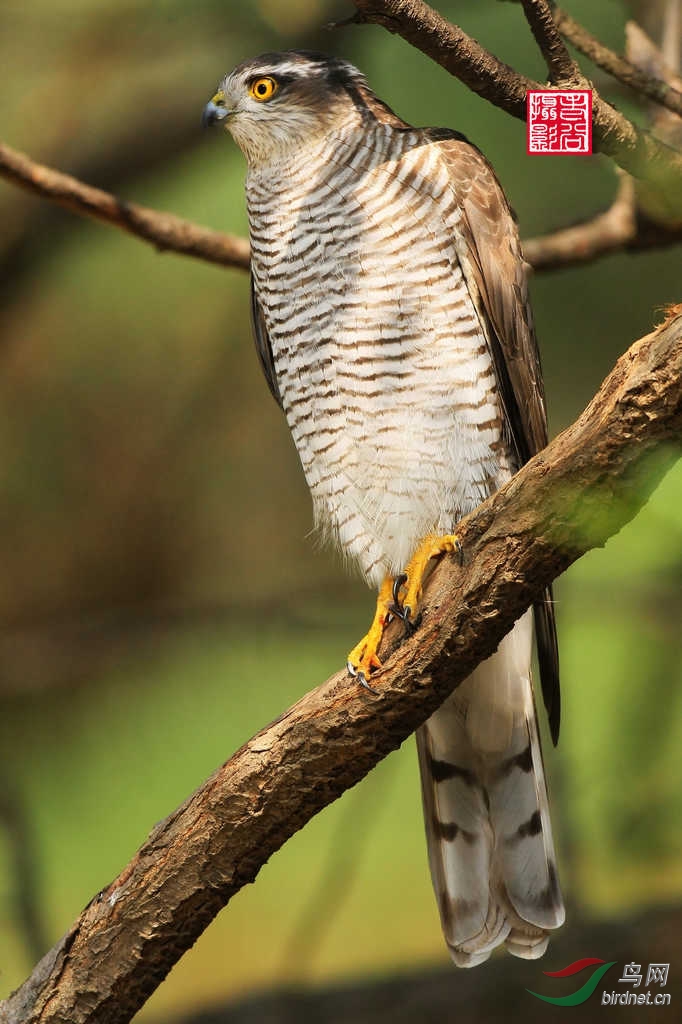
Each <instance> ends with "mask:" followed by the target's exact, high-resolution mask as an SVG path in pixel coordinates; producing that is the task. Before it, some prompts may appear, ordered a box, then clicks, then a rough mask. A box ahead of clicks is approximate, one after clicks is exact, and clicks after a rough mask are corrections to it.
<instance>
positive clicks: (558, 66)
mask: <svg viewBox="0 0 682 1024" xmlns="http://www.w3.org/2000/svg"><path fill="white" fill-rule="evenodd" d="M521 3H522V4H523V11H524V14H525V15H526V21H527V22H528V24H529V25H530V29H531V32H532V33H533V37H534V39H535V42H536V43H537V44H538V47H539V49H540V52H541V53H542V55H543V57H544V58H545V63H546V64H547V70H548V71H549V80H550V82H551V83H552V85H556V86H560V87H561V88H564V89H566V88H569V89H570V88H574V89H578V88H582V87H583V85H582V83H583V82H584V78H583V75H582V74H581V71H580V68H579V67H578V65H577V64H576V62H575V61H574V60H573V58H572V57H571V55H570V53H569V52H568V50H567V49H566V47H565V45H564V41H563V39H562V38H561V33H560V32H559V30H558V28H557V26H556V24H555V22H554V17H553V12H552V8H551V7H550V5H549V4H548V3H547V0H521Z"/></svg>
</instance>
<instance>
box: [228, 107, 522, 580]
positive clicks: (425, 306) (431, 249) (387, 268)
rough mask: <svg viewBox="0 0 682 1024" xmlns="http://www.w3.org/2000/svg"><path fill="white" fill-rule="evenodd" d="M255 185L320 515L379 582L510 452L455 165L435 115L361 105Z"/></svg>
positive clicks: (251, 202)
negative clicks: (464, 237)
mask: <svg viewBox="0 0 682 1024" xmlns="http://www.w3.org/2000/svg"><path fill="white" fill-rule="evenodd" d="M311 150H312V151H311ZM311 167H315V168H316V169H317V170H316V172H315V174H314V175H311ZM406 188H407V189H409V190H410V198H411V200H412V201H411V202H410V203H409V204H407V203H406V202H405V189H406ZM247 199H248V208H249V221H250V229H251V245H252V253H253V255H252V272H253V279H254V287H255V291H256V294H257V296H258V299H259V301H260V304H261V307H262V309H263V313H264V317H265V321H266V324H267V329H268V335H269V338H270V344H271V347H272V353H273V358H274V363H275V368H276V373H277V381H278V386H279V391H280V395H281V398H282V404H283V408H284V412H285V414H286V417H287V420H288V423H289V426H290V428H291V431H292V434H293V437H294V441H295V443H296V447H297V448H298V451H299V454H300V457H301V461H302V464H303V468H304V471H305V474H306V479H307V481H308V485H309V487H310V491H311V494H312V496H313V501H314V506H315V515H316V520H317V522H318V523H319V524H320V525H321V526H322V527H323V528H324V529H327V530H331V531H333V533H334V534H335V535H336V536H337V537H338V539H339V542H340V544H341V547H342V548H343V550H344V551H345V552H346V553H347V554H348V555H349V556H350V557H351V558H353V559H355V560H356V561H357V562H358V564H359V565H360V567H361V569H362V571H363V572H364V574H365V575H366V577H367V578H368V580H369V581H370V582H372V583H375V584H377V585H378V584H379V583H380V582H381V580H382V579H383V577H384V575H385V574H386V573H387V572H399V571H400V570H401V569H402V567H403V566H404V564H405V563H406V562H407V560H408V558H409V557H410V554H411V553H412V551H413V550H414V547H415V545H416V544H417V542H418V541H419V540H420V539H421V537H423V536H424V534H425V533H427V532H428V531H429V530H440V531H441V532H445V531H446V530H449V529H451V528H452V525H453V523H454V522H455V521H456V519H457V518H458V517H459V516H461V515H462V513H463V512H467V511H470V510H471V509H472V508H474V507H475V506H476V505H477V504H479V503H480V501H481V500H482V499H483V498H484V497H486V496H487V495H488V494H489V493H490V492H491V490H494V489H495V488H496V487H498V486H499V485H500V483H501V482H502V481H503V480H504V479H506V477H507V475H508V473H509V469H510V461H509V456H508V453H507V451H506V450H505V445H503V444H502V437H501V415H500V407H499V401H498V397H497V394H496V386H495V376H494V372H493V366H492V358H491V355H490V352H489V349H488V346H487V344H486V341H485V337H484V335H483V332H482V330H481V326H480V323H479V320H478V316H477V314H476V310H475V307H474V305H473V302H472V300H471V297H470V295H469V291H468V289H467V285H466V282H465V280H464V276H463V274H462V270H461V268H460V266H459V262H458V258H457V251H456V237H457V231H458V222H459V220H460V219H461V213H460V211H459V209H458V206H457V203H456V201H455V196H454V194H453V191H452V188H451V187H450V183H449V177H448V173H447V169H446V167H445V166H444V164H443V163H442V161H441V160H440V159H439V152H438V148H437V147H435V146H432V145H429V144H428V141H427V140H426V139H425V138H424V137H423V136H422V135H421V134H420V133H419V132H417V131H408V132H396V131H395V130H393V129H392V128H391V126H389V125H384V124H381V123H379V122H375V123H374V124H372V125H369V126H368V125H366V124H365V123H364V122H363V121H362V119H361V118H360V117H359V115H357V114H356V115H355V116H353V117H352V122H351V124H344V125H343V126H342V128H341V130H340V131H336V132H333V133H330V134H329V135H328V136H326V137H324V138H322V139H319V140H318V141H317V147H316V149H314V148H313V147H306V148H305V149H303V150H302V151H301V152H296V153H294V154H292V156H291V158H290V159H289V160H288V161H287V162H279V163H278V166H277V167H276V168H272V167H268V168H267V169H265V168H261V167H258V168H252V169H251V170H250V171H249V174H248V178H247Z"/></svg>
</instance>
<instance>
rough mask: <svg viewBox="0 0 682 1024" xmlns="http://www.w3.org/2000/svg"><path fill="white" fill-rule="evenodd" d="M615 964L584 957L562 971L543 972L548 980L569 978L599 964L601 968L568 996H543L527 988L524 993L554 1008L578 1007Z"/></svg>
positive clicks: (613, 961) (612, 961)
mask: <svg viewBox="0 0 682 1024" xmlns="http://www.w3.org/2000/svg"><path fill="white" fill-rule="evenodd" d="M616 962H617V961H616V960H611V962H610V963H608V964H607V963H606V962H605V961H604V960H600V959H599V958H598V957H595V956H586V957H584V958H583V959H582V960H575V961H574V962H573V963H572V964H569V965H568V967H564V969H563V970H562V971H543V974H545V975H546V976H547V977H548V978H570V977H571V975H572V974H579V973H580V971H584V970H585V969H586V968H587V967H597V964H601V967H597V969H596V970H595V971H593V972H592V974H591V975H590V977H589V978H588V979H587V981H586V982H585V984H584V985H581V987H580V988H579V989H578V990H577V991H576V992H571V994H570V995H568V996H543V995H540V993H539V992H531V990H530V989H529V988H527V989H526V992H530V994H531V995H532V996H535V998H536V999H542V1000H543V1001H544V1002H545V1003H553V1004H554V1006H580V1004H581V1003H584V1002H585V1000H586V999H589V998H590V996H591V995H592V993H593V992H594V990H595V988H596V987H597V985H598V984H599V982H600V981H601V980H602V978H603V977H604V975H605V974H606V972H607V971H608V969H609V967H613V965H614V964H615V963H616Z"/></svg>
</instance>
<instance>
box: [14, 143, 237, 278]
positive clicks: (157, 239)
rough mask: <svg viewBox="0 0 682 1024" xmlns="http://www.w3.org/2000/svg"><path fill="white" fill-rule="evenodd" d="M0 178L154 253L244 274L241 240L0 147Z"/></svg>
mask: <svg viewBox="0 0 682 1024" xmlns="http://www.w3.org/2000/svg"><path fill="white" fill-rule="evenodd" d="M0 176H1V177H3V178H5V179H6V180H7V181H10V182H12V183H13V184H15V185H19V186H20V187H21V188H24V189H26V190H27V191H29V192H33V193H34V194H35V195H38V196H40V197H41V198H43V199H50V200H51V201H52V202H54V203H58V204H59V206H64V207H66V209H67V210H72V211H73V212H74V213H80V214H82V215H83V216H85V217H92V218H93V219H94V220H100V221H104V222H105V223H106V224H113V225H114V226H115V227H117V228H121V229H122V230H123V231H128V232H129V233H130V234H131V235H135V236H136V237H137V238H142V239H143V240H144V241H145V242H151V243H152V244H153V245H155V246H156V248H157V249H161V250H171V251H173V252H178V253H182V254H183V255H185V256H198V257H200V258H201V259H204V260H208V262H209V263H218V264H220V265H221V266H226V267H241V268H244V269H245V268H247V267H248V265H249V243H248V242H247V241H246V239H244V238H238V237H236V236H234V235H226V234H223V233H222V232H220V231H212V230H211V229H210V228H203V227H200V226H199V225H198V224H193V223H192V222H191V221H188V220H183V219H182V218H181V217H176V216H175V215H174V214H172V213H160V212H159V211H158V210H150V209H149V208H148V207H146V206H139V205H138V204H137V203H129V202H126V201H125V200H124V199H119V198H118V197H117V196H114V195H112V194H111V193H110V192H103V191H102V189H99V188H93V186H92V185H86V184H84V183H83V182H82V181H78V179H77V178H72V177H71V175H69V174H62V173H61V171H55V170H53V169H52V168H51V167H45V166H44V165H43V164H39V163H36V162H35V161H34V160H31V159H30V158H29V157H27V156H26V155H25V154H24V153H19V152H17V150H15V149H11V148H10V147H9V146H6V145H4V144H2V143H0Z"/></svg>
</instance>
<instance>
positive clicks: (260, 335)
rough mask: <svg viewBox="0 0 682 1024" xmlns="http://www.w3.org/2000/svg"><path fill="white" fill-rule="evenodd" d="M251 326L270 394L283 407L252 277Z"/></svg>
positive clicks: (266, 332) (266, 329) (273, 361)
mask: <svg viewBox="0 0 682 1024" xmlns="http://www.w3.org/2000/svg"><path fill="white" fill-rule="evenodd" d="M251 324H252V326H253V340H254V341H255V343H256V351H257V353H258V358H259V360H260V365H261V367H262V370H263V373H264V374H265V379H266V381H267V382H268V387H269V388H270V393H271V394H272V397H273V398H274V399H275V401H276V402H277V404H278V405H279V407H280V408H281V407H282V397H281V395H280V393H279V386H278V384H277V371H276V370H275V360H274V357H273V355H272V346H271V345H270V338H269V336H268V328H267V324H266V323H265V317H264V316H263V310H262V309H261V305H260V302H259V301H258V296H257V294H256V285H255V283H254V280H253V275H252V276H251Z"/></svg>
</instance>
